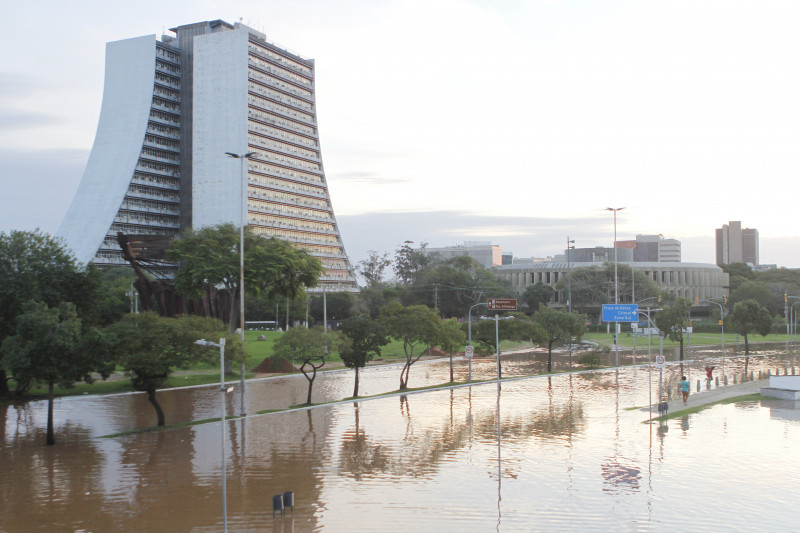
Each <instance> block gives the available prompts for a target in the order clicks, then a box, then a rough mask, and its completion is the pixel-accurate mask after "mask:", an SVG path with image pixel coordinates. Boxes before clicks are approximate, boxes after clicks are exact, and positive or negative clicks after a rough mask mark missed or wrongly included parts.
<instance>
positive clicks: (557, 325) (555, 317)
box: [533, 304, 586, 372]
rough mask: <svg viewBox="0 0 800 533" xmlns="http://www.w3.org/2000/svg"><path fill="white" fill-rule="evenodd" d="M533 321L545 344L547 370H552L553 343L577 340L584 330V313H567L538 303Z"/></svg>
mask: <svg viewBox="0 0 800 533" xmlns="http://www.w3.org/2000/svg"><path fill="white" fill-rule="evenodd" d="M533 322H534V323H535V324H537V325H539V327H540V328H541V330H542V332H544V335H543V341H544V344H546V345H547V371H548V372H552V371H553V345H554V344H567V343H569V342H571V341H572V340H573V339H575V340H579V339H580V338H581V336H582V335H583V334H584V332H585V331H586V315H582V314H579V313H568V312H567V311H564V310H559V309H553V308H552V307H545V306H544V305H543V304H540V305H539V310H538V311H536V313H535V314H534V315H533Z"/></svg>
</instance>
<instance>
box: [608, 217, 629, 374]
mask: <svg viewBox="0 0 800 533" xmlns="http://www.w3.org/2000/svg"><path fill="white" fill-rule="evenodd" d="M623 209H625V208H624V207H606V211H613V212H614V303H615V304H619V278H618V277H617V211H622V210H623ZM614 351H615V355H616V359H615V363H614V365H615V366H619V322H615V323H614Z"/></svg>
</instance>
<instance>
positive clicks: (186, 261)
mask: <svg viewBox="0 0 800 533" xmlns="http://www.w3.org/2000/svg"><path fill="white" fill-rule="evenodd" d="M239 244H240V235H239V229H238V228H236V227H235V226H234V225H233V224H220V225H217V226H208V227H205V228H202V229H200V230H197V231H195V230H187V232H186V233H185V234H184V235H183V236H181V237H179V238H177V239H175V240H173V241H172V243H171V245H170V249H169V250H168V251H167V259H169V260H171V261H177V262H180V268H179V269H178V272H177V273H176V274H175V286H176V288H177V289H178V290H179V291H180V292H182V293H183V294H187V295H192V296H194V295H199V294H200V290H201V289H202V287H203V286H204V285H205V284H206V283H208V284H211V285H222V286H223V287H224V288H225V290H226V291H227V292H228V293H229V294H230V295H231V308H230V317H231V318H230V321H229V329H230V331H231V332H233V331H234V330H235V329H236V323H237V313H236V309H237V308H238V302H239V292H240V280H239V270H240V251H239ZM323 270H324V269H323V266H322V263H320V261H319V260H318V259H316V258H315V257H312V256H311V255H309V254H308V252H306V251H304V250H299V249H296V248H294V247H293V246H292V245H291V244H290V243H289V242H287V241H285V240H282V239H278V238H277V237H270V238H264V237H261V236H258V235H255V234H253V232H252V230H251V229H250V228H249V227H246V228H245V231H244V277H245V280H244V281H245V291H246V292H248V293H249V294H253V295H259V294H264V295H266V296H267V297H273V296H282V297H286V298H290V299H291V298H294V297H295V296H296V295H297V293H298V291H299V290H301V289H302V288H303V287H313V286H315V285H316V284H317V280H318V278H319V276H320V274H321V273H322V272H323Z"/></svg>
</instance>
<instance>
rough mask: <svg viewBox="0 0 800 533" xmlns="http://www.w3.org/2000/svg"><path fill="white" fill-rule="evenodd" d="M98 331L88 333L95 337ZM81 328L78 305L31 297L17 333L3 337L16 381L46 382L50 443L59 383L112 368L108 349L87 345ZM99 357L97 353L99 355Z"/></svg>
mask: <svg viewBox="0 0 800 533" xmlns="http://www.w3.org/2000/svg"><path fill="white" fill-rule="evenodd" d="M96 335H97V332H96V331H92V332H91V333H90V334H88V335H87V336H86V339H87V340H91V341H94V340H95V336H96ZM87 348H88V347H87V343H86V342H84V337H83V335H82V332H81V320H80V319H79V318H78V314H77V311H76V310H75V306H74V305H73V304H72V303H70V302H63V303H61V304H60V305H59V306H58V307H53V308H50V307H48V306H47V304H45V303H41V302H34V301H32V300H29V301H28V302H26V303H25V304H24V305H23V309H22V313H21V314H20V315H18V316H17V320H16V335H13V336H10V337H7V338H6V339H5V340H4V341H3V345H2V352H3V359H4V361H5V364H6V365H7V366H8V368H9V369H10V370H11V373H12V375H13V376H14V379H15V380H17V382H19V383H22V384H25V386H27V385H29V384H30V383H31V382H32V381H34V380H37V381H44V382H45V383H47V444H48V445H52V444H55V436H54V432H53V393H54V388H55V385H56V384H59V385H60V386H63V387H71V386H72V385H73V384H74V383H75V382H76V381H81V380H83V381H86V382H87V383H92V381H93V379H92V375H91V374H92V372H95V371H96V372H100V374H101V375H102V376H103V379H105V378H107V377H108V376H109V375H110V374H111V371H112V370H113V365H111V364H110V363H109V359H110V356H109V355H108V353H107V352H101V351H100V350H95V349H87ZM98 355H99V356H100V357H97V356H98Z"/></svg>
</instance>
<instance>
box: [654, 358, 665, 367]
mask: <svg viewBox="0 0 800 533" xmlns="http://www.w3.org/2000/svg"><path fill="white" fill-rule="evenodd" d="M666 361H667V358H666V357H664V356H663V355H657V356H656V366H657V367H658V368H664V363H666Z"/></svg>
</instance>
